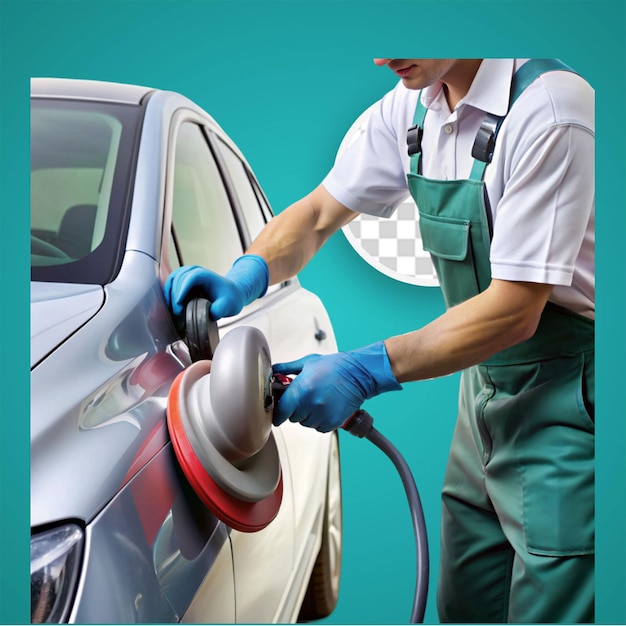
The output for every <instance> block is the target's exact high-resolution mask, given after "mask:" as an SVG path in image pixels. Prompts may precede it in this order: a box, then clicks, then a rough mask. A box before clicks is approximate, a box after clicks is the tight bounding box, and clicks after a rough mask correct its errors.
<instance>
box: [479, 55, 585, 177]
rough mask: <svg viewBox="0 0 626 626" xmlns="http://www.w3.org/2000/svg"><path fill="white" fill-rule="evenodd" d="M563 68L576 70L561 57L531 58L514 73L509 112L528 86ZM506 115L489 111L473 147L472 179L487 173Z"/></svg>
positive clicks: (567, 70) (566, 70)
mask: <svg viewBox="0 0 626 626" xmlns="http://www.w3.org/2000/svg"><path fill="white" fill-rule="evenodd" d="M556 70H562V71H565V72H574V70H573V69H572V68H571V67H569V66H568V65H565V63H563V62H562V61H560V60H559V59H530V60H529V61H527V62H526V63H524V65H522V67H520V68H519V69H518V70H517V72H515V74H514V75H513V79H512V80H511V93H510V96H509V107H508V109H507V114H508V112H509V111H510V110H511V107H512V106H513V104H514V103H515V101H516V100H517V99H518V98H519V96H520V95H521V94H522V93H523V92H524V90H525V89H526V87H528V86H529V85H530V84H531V83H533V82H534V81H535V79H537V78H539V76H541V75H542V74H545V73H546V72H554V71H556ZM505 117H506V114H505V115H501V116H498V115H494V114H492V113H487V115H486V117H485V119H484V120H483V123H482V125H481V127H480V129H479V131H478V134H477V135H476V139H475V140H474V146H473V147H472V157H474V165H473V166H472V172H471V174H470V179H471V180H482V178H483V176H484V174H485V168H486V167H487V165H488V164H489V163H491V159H492V158H493V151H494V149H495V146H496V137H497V136H498V131H499V130H500V126H502V122H503V121H504V118H505Z"/></svg>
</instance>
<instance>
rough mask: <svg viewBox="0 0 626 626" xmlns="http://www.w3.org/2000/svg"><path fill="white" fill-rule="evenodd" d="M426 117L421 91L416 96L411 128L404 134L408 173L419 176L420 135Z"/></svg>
mask: <svg viewBox="0 0 626 626" xmlns="http://www.w3.org/2000/svg"><path fill="white" fill-rule="evenodd" d="M425 117H426V107H425V106H424V105H423V104H422V90H421V89H420V92H419V93H418V94H417V106H416V107H415V113H414V114H413V126H411V128H409V130H408V131H407V134H406V143H407V147H408V152H409V157H411V167H410V171H411V172H413V173H414V174H419V171H420V159H421V157H422V134H423V132H424V118H425Z"/></svg>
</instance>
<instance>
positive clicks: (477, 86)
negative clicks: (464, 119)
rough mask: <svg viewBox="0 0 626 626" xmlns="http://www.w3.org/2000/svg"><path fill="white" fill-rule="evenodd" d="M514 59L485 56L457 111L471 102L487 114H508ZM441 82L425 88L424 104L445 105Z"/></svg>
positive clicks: (433, 107)
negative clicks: (488, 57)
mask: <svg viewBox="0 0 626 626" xmlns="http://www.w3.org/2000/svg"><path fill="white" fill-rule="evenodd" d="M516 65H517V64H516V60H515V59H483V61H482V63H481V64H480V67H479V68H478V72H476V76H475V77H474V80H473V81H472V84H471V86H470V88H469V91H468V92H467V94H465V97H464V98H462V99H461V101H460V102H459V103H458V104H457V107H456V108H457V110H459V109H460V108H461V107H462V106H465V105H468V106H471V107H473V108H475V109H479V110H481V111H484V112H485V113H493V114H494V115H498V116H502V115H506V113H507V111H508V108H509V93H510V91H511V79H512V78H513V73H514V71H515V69H516ZM442 87H443V83H442V82H441V81H439V82H437V83H435V84H434V85H431V86H430V87H426V88H425V89H424V91H423V92H422V103H423V104H424V106H426V107H428V108H429V109H430V108H431V109H433V110H437V109H441V108H442V107H446V109H445V110H447V103H446V102H445V96H444V93H443V89H442Z"/></svg>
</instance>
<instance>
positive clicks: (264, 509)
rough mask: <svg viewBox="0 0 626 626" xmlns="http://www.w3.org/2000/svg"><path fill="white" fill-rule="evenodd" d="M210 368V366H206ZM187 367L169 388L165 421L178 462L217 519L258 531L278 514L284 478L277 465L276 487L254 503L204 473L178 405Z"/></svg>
mask: <svg viewBox="0 0 626 626" xmlns="http://www.w3.org/2000/svg"><path fill="white" fill-rule="evenodd" d="M209 369H210V368H209ZM188 371H189V370H185V371H183V372H181V373H180V374H179V375H178V376H177V377H176V379H175V381H174V383H173V385H172V387H171V388H170V392H169V397H168V406H167V424H168V429H169V432H170V437H171V439H172V445H173V447H174V452H175V454H176V457H177V459H178V462H179V464H180V466H181V468H182V470H183V473H184V474H185V476H186V477H187V480H188V481H189V483H190V484H191V486H192V487H193V489H194V491H195V492H196V494H197V495H198V497H199V498H200V499H201V501H202V502H203V503H204V504H205V506H206V507H207V508H208V509H209V510H210V511H211V512H212V513H213V514H214V515H215V516H216V517H217V518H219V519H220V520H222V521H223V522H225V523H226V524H228V525H229V526H231V527H232V528H234V529H236V530H239V531H242V532H257V531H259V530H262V529H263V528H265V527H266V526H267V525H268V524H269V523H270V522H271V521H272V520H273V519H274V518H275V517H276V515H277V514H278V511H279V509H280V504H281V502H282V496H283V477H282V471H280V468H279V480H278V483H277V486H276V488H275V489H274V490H273V491H272V492H271V493H270V494H269V495H268V496H267V497H264V498H262V499H260V500H258V501H256V502H250V501H246V500H244V499H242V498H240V497H236V496H234V495H232V494H231V493H229V492H228V491H226V490H225V489H223V488H222V487H220V485H218V483H217V482H216V481H215V480H214V479H213V478H212V477H211V475H210V474H209V473H208V472H207V470H206V469H205V467H204V466H203V464H202V463H201V461H200V459H199V458H198V455H197V454H196V453H195V452H194V449H193V447H192V444H191V442H190V440H189V437H188V436H187V434H186V433H185V427H184V419H183V416H182V412H183V411H184V410H185V409H184V408H183V406H182V405H181V397H180V392H181V385H182V382H183V378H184V377H185V375H186V374H187V372H188Z"/></svg>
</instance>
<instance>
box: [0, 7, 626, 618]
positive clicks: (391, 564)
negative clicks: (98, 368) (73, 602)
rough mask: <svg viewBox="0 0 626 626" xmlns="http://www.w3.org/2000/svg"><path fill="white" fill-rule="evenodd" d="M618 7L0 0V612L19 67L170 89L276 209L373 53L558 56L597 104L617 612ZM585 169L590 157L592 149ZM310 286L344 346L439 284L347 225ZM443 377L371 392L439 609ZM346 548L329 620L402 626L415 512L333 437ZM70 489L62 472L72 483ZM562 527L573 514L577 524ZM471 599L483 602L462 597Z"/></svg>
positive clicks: (329, 141) (5, 599) (24, 511)
mask: <svg viewBox="0 0 626 626" xmlns="http://www.w3.org/2000/svg"><path fill="white" fill-rule="evenodd" d="M625 31H626V10H625V4H624V2H622V1H603V0H585V1H576V0H570V1H567V2H566V1H559V0H538V1H535V2H532V1H529V2H517V1H513V0H511V1H508V0H499V1H496V0H462V1H458V2H453V1H445V0H444V1H441V0H440V1H438V2H433V1H430V2H429V1H418V0H414V1H404V2H402V1H398V0H389V1H383V0H371V1H367V0H360V1H358V2H357V1H354V2H353V1H350V0H343V1H341V0H335V1H333V2H325V1H323V0H317V1H316V2H311V1H302V2H298V1H295V0H294V1H291V2H289V1H282V2H281V1H273V2H260V1H256V2H255V1H250V2H244V1H239V0H229V1H226V0H222V1H220V0H214V1H210V0H204V1H201V0H196V1H193V0H180V1H178V2H177V1H175V0H162V1H149V0H143V1H142V0H110V1H103V0H93V1H82V2H81V1H65V2H63V1H58V0H49V1H45V0H40V1H33V0H0V72H1V74H0V155H1V159H2V163H1V165H2V167H1V168H0V172H2V174H1V179H0V197H1V200H0V240H1V241H2V246H1V248H0V254H1V255H2V256H1V260H0V281H1V282H0V284H1V285H2V287H3V296H2V300H1V301H2V305H1V307H0V315H1V316H2V319H1V323H2V328H4V329H6V331H7V332H5V333H3V338H2V343H1V344H0V345H1V350H0V353H1V355H2V377H3V385H2V390H1V394H0V452H1V454H0V622H2V623H27V622H28V621H29V608H28V606H29V605H28V599H29V588H28V537H29V518H28V490H29V481H28V397H29V387H28V356H27V355H28V348H27V346H28V342H29V336H28V328H29V324H28V315H29V310H28V263H29V260H28V257H27V254H28V243H27V239H26V237H27V234H28V221H29V214H28V208H27V207H28V202H29V196H28V194H29V189H28V185H29V178H28V158H29V154H28V129H29V119H28V95H29V78H30V77H31V76H60V77H74V78H92V79H102V80H112V81H117V82H131V83H140V84H146V85H150V86H154V87H158V88H162V89H171V90H175V91H180V92H182V93H184V94H185V95H187V96H188V97H190V98H191V99H193V100H195V101H196V102H198V104H200V105H201V106H203V107H204V108H205V109H207V110H208V111H209V112H210V113H211V114H212V115H213V116H214V117H215V118H216V119H217V121H218V122H219V123H220V124H221V125H222V126H223V127H224V129H225V130H226V131H227V132H228V133H229V134H230V135H231V137H232V138H233V139H234V140H235V141H236V142H237V143H238V144H239V146H240V147H241V148H242V150H243V152H244V153H245V154H246V156H247V158H248V160H249V161H250V164H251V165H252V168H253V169H254V170H255V172H256V174H257V176H258V177H259V179H260V181H261V184H262V185H263V186H264V189H265V191H266V193H267V195H268V197H269V199H270V202H271V204H272V206H273V208H274V210H275V211H276V212H279V211H280V210H281V209H283V208H284V207H285V206H287V205H288V204H289V203H290V202H292V201H294V200H296V199H298V198H299V197H300V196H302V195H303V194H305V193H306V192H308V191H309V190H310V189H312V187H313V186H315V185H317V184H318V182H319V181H320V180H321V178H322V177H323V175H324V174H325V173H326V171H327V169H328V168H329V166H330V165H331V163H332V161H333V159H334V155H335V152H336V150H337V147H338V146H339V143H340V141H341V138H342V137H343V134H344V133H345V131H346V130H347V129H348V128H349V126H350V124H351V123H352V121H353V120H354V119H355V118H356V117H357V115H358V114H359V113H360V112H361V111H362V110H364V109H365V108H366V107H367V106H368V105H369V104H371V103H372V102H373V101H374V100H375V99H377V98H378V97H379V96H380V95H382V93H383V92H384V91H386V90H387V89H389V88H391V87H392V85H393V84H394V79H393V76H392V74H391V72H389V71H388V70H386V69H384V68H377V67H375V66H374V65H373V64H372V62H371V58H372V57H373V56H374V55H375V54H391V55H392V56H405V57H411V56H412V57H419V56H423V57H457V56H464V57H471V56H538V57H539V56H545V57H550V56H556V57H559V58H561V59H562V60H563V61H565V62H566V63H568V64H570V65H571V66H573V67H574V68H575V69H577V70H578V71H579V72H581V73H582V74H583V75H584V76H585V77H586V78H587V79H588V80H589V81H590V82H591V83H592V85H593V86H594V87H595V89H596V102H597V122H598V123H597V137H598V141H597V154H596V163H597V181H596V188H597V204H598V212H597V233H598V252H597V292H598V316H597V319H598V325H597V328H598V330H597V345H598V370H599V374H600V376H599V377H598V385H597V397H598V408H597V413H598V416H599V417H598V429H597V430H598V437H597V452H598V453H597V496H596V499H597V533H596V535H597V563H598V567H597V585H596V591H597V618H596V619H597V622H599V623H626V593H625V590H626V532H625V522H626V486H625V485H626V480H625V478H626V454H625V452H626V428H625V421H626V420H625V417H626V406H625V405H626V401H625V400H626V394H625V392H624V382H623V372H624V366H625V365H626V342H625V340H624V339H625V332H624V324H623V319H624V308H625V307H624V304H625V302H624V299H625V298H624V293H625V290H624V287H625V284H624V283H625V281H624V272H623V267H624V260H623V256H622V255H621V254H620V252H619V251H620V250H623V241H624V234H625V233H626V228H625V217H624V216H625V211H624V206H625V202H624V201H625V194H624V186H625V183H624V181H625V178H626V167H625V162H624V157H623V152H624V147H625V141H624V140H625V139H626V124H625V121H626V116H625V115H624V110H625V105H626V102H625V94H626V87H625V81H624V79H625V77H626V71H625V70H626V50H625V47H626V46H625V41H626V38H625ZM590 165H591V164H590ZM301 280H302V283H303V284H304V285H305V286H306V287H308V288H310V289H312V290H314V291H316V292H317V293H318V294H319V295H320V296H321V297H322V299H323V300H324V301H325V303H326V305H327V307H328V309H329V311H330V314H331V317H332V319H333V322H334V326H335V332H336V334H337V337H338V342H339V346H340V348H343V349H350V348H355V347H358V346H361V345H365V344H366V343H369V342H372V341H375V340H378V339H381V338H384V337H386V336H389V335H392V334H397V333H401V332H406V331H409V330H411V329H414V328H416V327H419V326H421V325H423V324H425V323H427V322H428V321H430V320H431V319H432V318H433V317H435V316H437V315H438V314H440V313H441V312H442V311H443V306H442V302H441V298H440V295H439V293H438V290H436V289H432V288H425V287H415V286H411V285H406V284H403V283H399V282H396V281H394V280H392V279H390V278H388V277H386V276H384V275H382V274H380V273H378V272H377V271H376V270H374V269H372V268H371V267H370V266H369V265H367V264H366V263H365V262H363V261H362V260H361V259H360V257H358V255H357V254H356V253H355V252H354V251H353V250H352V248H351V247H350V246H349V244H348V243H347V241H346V240H345V239H344V237H343V235H341V234H339V235H337V236H336V237H335V238H333V239H332V240H331V241H330V242H329V243H328V244H327V245H326V246H325V248H324V249H323V250H322V251H321V253H320V254H319V255H318V256H317V257H316V258H315V260H314V261H313V262H312V263H311V264H310V266H309V267H308V268H306V269H305V270H304V271H303V272H302V274H301ZM457 382H458V379H457V377H456V376H451V377H447V378H443V379H440V380H434V381H428V382H423V383H413V384H411V385H406V386H405V389H404V390H403V391H402V392H398V393H393V394H387V395H386V396H384V397H382V398H381V397H379V398H377V399H375V400H372V401H370V402H369V403H368V405H367V408H368V409H369V410H370V412H371V413H372V414H373V415H374V416H375V417H376V425H377V427H378V428H379V430H381V431H382V432H383V433H384V434H385V435H386V436H387V437H388V438H389V439H391V440H392V441H393V442H394V443H395V444H396V445H397V446H398V448H399V449H400V450H401V452H402V453H403V455H405V457H406V459H407V461H408V462H409V463H410V465H411V466H412V468H413V471H414V473H415V476H416V480H417V483H418V486H419V487H420V492H421V496H422V501H423V504H424V508H425V512H426V516H427V524H428V529H429V533H430V547H431V562H432V568H431V572H432V573H431V590H430V598H429V606H428V611H427V616H426V621H427V622H431V623H432V622H436V619H437V618H436V612H435V602H434V591H435V586H436V572H437V561H438V523H439V495H438V494H439V489H440V486H441V481H442V476H443V471H444V467H445V460H446V455H447V450H448V445H449V440H450V436H451V433H452V428H453V422H454V417H455V411H456V387H457ZM342 454H343V479H344V498H345V511H344V515H345V520H344V523H345V552H344V570H343V577H342V589H341V598H340V602H339V605H338V607H337V610H336V611H335V613H334V614H333V615H332V616H331V618H330V619H328V620H327V621H328V622H329V623H385V624H391V623H403V622H406V621H407V620H408V617H409V613H410V605H411V598H412V590H413V583H414V552H413V539H412V534H411V526H410V518H409V514H408V507H407V505H406V501H405V497H404V493H403V490H402V486H401V483H400V481H399V479H398V477H397V475H396V473H395V470H393V468H392V466H391V464H390V463H389V462H388V461H387V459H386V458H384V457H383V455H382V454H380V453H379V452H378V451H377V450H375V449H374V447H373V446H371V445H370V444H368V443H365V442H362V441H359V440H356V439H354V438H352V437H350V436H348V435H346V434H345V433H344V434H342ZM68 488H71V486H70V485H68ZM572 523H575V520H573V522H572ZM477 601H480V599H479V598H477Z"/></svg>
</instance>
